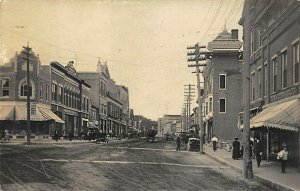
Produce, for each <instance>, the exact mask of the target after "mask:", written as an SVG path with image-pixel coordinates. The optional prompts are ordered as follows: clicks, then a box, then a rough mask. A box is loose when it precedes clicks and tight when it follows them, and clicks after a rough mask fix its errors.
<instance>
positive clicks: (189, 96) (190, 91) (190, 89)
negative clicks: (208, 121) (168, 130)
mask: <svg viewBox="0 0 300 191" xmlns="http://www.w3.org/2000/svg"><path fill="white" fill-rule="evenodd" d="M184 86H185V87H188V89H184V93H185V97H186V100H185V101H187V115H188V117H187V118H188V123H187V126H188V128H189V127H190V126H191V101H192V97H193V96H194V95H192V94H193V93H195V92H194V90H195V88H193V87H194V86H195V85H191V84H188V85H184Z"/></svg>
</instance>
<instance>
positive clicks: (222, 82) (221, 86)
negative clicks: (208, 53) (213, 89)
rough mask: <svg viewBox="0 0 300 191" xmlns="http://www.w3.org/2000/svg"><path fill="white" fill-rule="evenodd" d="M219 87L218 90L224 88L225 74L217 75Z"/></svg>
mask: <svg viewBox="0 0 300 191" xmlns="http://www.w3.org/2000/svg"><path fill="white" fill-rule="evenodd" d="M219 89H220V90H225V89H226V74H220V75H219Z"/></svg>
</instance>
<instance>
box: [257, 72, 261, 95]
mask: <svg viewBox="0 0 300 191" xmlns="http://www.w3.org/2000/svg"><path fill="white" fill-rule="evenodd" d="M257 85H258V86H257V88H258V97H259V98H261V97H262V78H261V68H259V69H258V70H257Z"/></svg>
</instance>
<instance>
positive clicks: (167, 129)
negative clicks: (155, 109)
mask: <svg viewBox="0 0 300 191" xmlns="http://www.w3.org/2000/svg"><path fill="white" fill-rule="evenodd" d="M178 122H180V123H181V115H167V114H165V115H164V116H163V117H162V118H158V120H157V136H158V137H163V136H164V134H166V133H176V130H177V126H176V125H178V126H179V123H178ZM174 125H175V126H174ZM172 127H174V128H172Z"/></svg>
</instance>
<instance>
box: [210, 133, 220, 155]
mask: <svg viewBox="0 0 300 191" xmlns="http://www.w3.org/2000/svg"><path fill="white" fill-rule="evenodd" d="M211 141H212V142H213V150H214V152H216V150H217V143H218V138H217V137H216V135H214V136H213V138H211Z"/></svg>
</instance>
